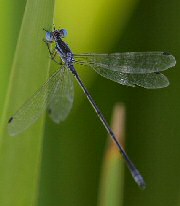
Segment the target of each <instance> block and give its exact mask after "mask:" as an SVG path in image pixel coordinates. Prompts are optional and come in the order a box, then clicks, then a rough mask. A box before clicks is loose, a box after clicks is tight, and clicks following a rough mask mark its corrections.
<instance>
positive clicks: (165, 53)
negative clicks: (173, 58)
mask: <svg viewBox="0 0 180 206" xmlns="http://www.w3.org/2000/svg"><path fill="white" fill-rule="evenodd" d="M163 55H171V54H170V53H169V52H163Z"/></svg>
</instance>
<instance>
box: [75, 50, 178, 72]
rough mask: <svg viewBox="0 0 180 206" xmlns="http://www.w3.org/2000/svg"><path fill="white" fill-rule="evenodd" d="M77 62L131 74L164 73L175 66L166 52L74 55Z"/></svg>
mask: <svg viewBox="0 0 180 206" xmlns="http://www.w3.org/2000/svg"><path fill="white" fill-rule="evenodd" d="M74 56H75V58H76V60H77V62H81V63H83V64H85V65H88V66H90V67H92V68H99V67H100V68H104V69H107V70H113V71H119V72H123V73H132V74H146V73H153V72H160V71H164V70H166V69H168V68H170V67H173V66H175V64H176V60H175V58H174V56H172V55H171V54H169V53H167V52H126V53H113V54H93V53H92V54H80V55H74Z"/></svg>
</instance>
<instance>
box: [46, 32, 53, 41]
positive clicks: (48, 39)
mask: <svg viewBox="0 0 180 206" xmlns="http://www.w3.org/2000/svg"><path fill="white" fill-rule="evenodd" d="M46 41H48V42H53V41H54V37H53V32H49V31H48V32H46Z"/></svg>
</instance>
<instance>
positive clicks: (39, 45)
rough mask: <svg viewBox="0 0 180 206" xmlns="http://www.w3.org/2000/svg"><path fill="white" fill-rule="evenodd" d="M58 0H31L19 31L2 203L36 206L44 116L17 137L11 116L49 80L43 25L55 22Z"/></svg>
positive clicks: (0, 163)
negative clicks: (10, 128)
mask: <svg viewBox="0 0 180 206" xmlns="http://www.w3.org/2000/svg"><path fill="white" fill-rule="evenodd" d="M53 15H54V0H52V1H49V0H31V1H30V0H28V1H27V3H26V7H25V12H24V17H23V21H22V25H21V30H20V33H19V38H18V43H17V47H16V52H15V57H14V61H13V66H12V70H11V76H10V81H9V89H8V92H7V95H6V102H5V106H4V110H3V111H4V113H3V117H2V127H1V130H0V168H1V169H0V183H1V184H0V205H3V206H11V205H13V206H19V205H23V206H26V205H30V206H33V205H36V201H37V196H38V187H39V173H40V166H41V155H42V141H43V138H42V137H43V131H44V130H43V122H44V121H43V119H41V121H39V122H38V123H37V124H36V125H35V126H33V127H32V128H31V129H30V130H28V131H27V132H24V133H23V134H22V135H19V136H18V137H16V138H13V137H10V136H9V135H8V133H7V122H8V119H9V117H10V116H11V115H12V114H13V113H14V112H15V111H16V110H17V109H18V108H19V107H20V106H21V105H22V103H23V102H24V101H25V100H27V98H29V97H30V96H31V95H32V94H33V93H34V92H35V91H36V90H37V89H38V87H39V86H40V85H41V84H42V83H43V82H44V81H45V79H46V78H47V76H48V72H49V62H50V59H49V58H48V51H47V49H46V45H44V43H43V41H42V39H43V37H44V35H45V33H44V31H43V28H46V29H50V28H51V26H52V23H53Z"/></svg>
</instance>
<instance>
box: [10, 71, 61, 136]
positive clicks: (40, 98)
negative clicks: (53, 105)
mask: <svg viewBox="0 0 180 206" xmlns="http://www.w3.org/2000/svg"><path fill="white" fill-rule="evenodd" d="M62 78H63V68H61V69H59V70H58V71H57V72H55V73H54V74H53V75H52V76H51V77H50V78H49V79H48V80H47V82H45V83H44V84H43V86H42V87H41V88H40V89H39V90H38V91H37V92H36V93H35V94H34V95H33V96H32V97H31V98H30V99H29V100H28V101H26V102H25V103H24V105H23V106H22V107H21V108H20V109H19V110H18V111H17V112H16V113H15V114H14V115H13V116H12V117H11V118H10V119H9V123H8V132H9V134H10V135H12V136H14V135H17V134H19V133H21V132H23V131H24V130H25V129H27V128H28V127H29V126H30V125H32V124H33V123H34V122H35V121H36V120H37V119H38V118H39V117H40V116H41V114H42V113H43V112H44V111H45V110H46V108H47V107H48V105H49V104H50V102H51V101H52V100H53V98H54V96H55V94H56V90H57V89H58V87H59V82H62V81H61V79H62Z"/></svg>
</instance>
